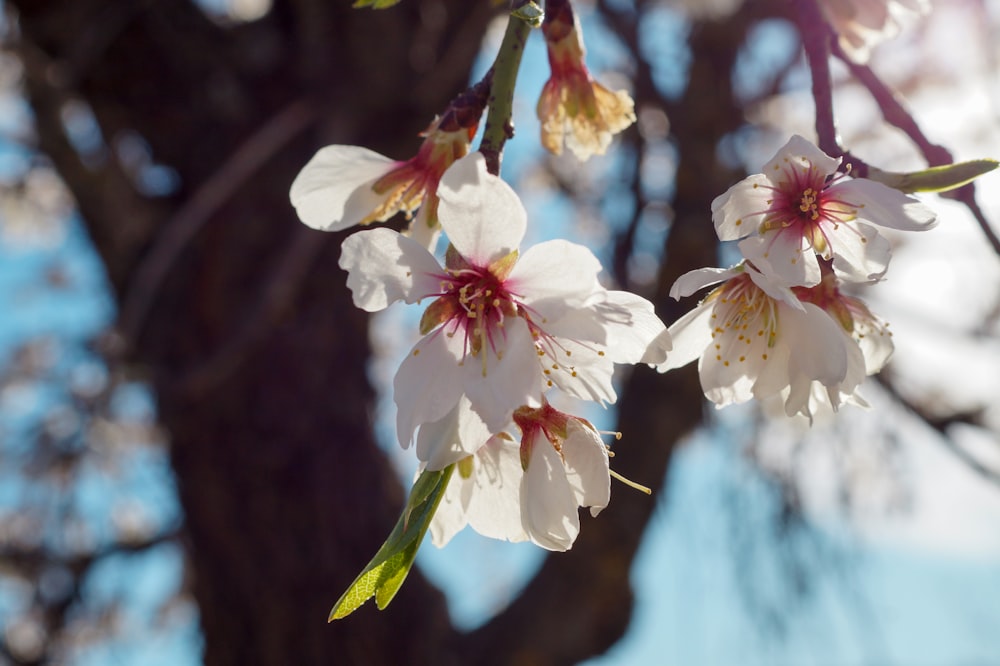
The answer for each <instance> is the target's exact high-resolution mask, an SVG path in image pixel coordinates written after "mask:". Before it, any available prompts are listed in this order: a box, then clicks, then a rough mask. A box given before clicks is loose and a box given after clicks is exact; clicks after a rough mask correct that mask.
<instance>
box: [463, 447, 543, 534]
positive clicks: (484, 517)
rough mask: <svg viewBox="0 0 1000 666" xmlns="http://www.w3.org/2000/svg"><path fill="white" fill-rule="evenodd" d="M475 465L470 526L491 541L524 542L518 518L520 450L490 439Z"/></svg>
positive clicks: (522, 475) (521, 474) (521, 477)
mask: <svg viewBox="0 0 1000 666" xmlns="http://www.w3.org/2000/svg"><path fill="white" fill-rule="evenodd" d="M475 462H476V471H475V475H474V477H473V479H472V481H473V483H475V491H474V492H473V494H472V498H471V501H470V502H469V510H468V516H467V518H468V521H469V525H470V526H471V527H472V529H474V530H476V531H477V532H479V533H480V534H482V535H483V536H485V537H489V538H491V539H503V540H505V541H515V542H517V541H527V540H528V533H527V531H525V529H524V523H523V521H522V518H521V515H522V512H521V485H522V481H523V479H524V471H523V470H522V469H521V456H520V453H519V447H518V446H517V445H516V444H513V443H511V442H509V441H508V440H506V439H505V438H504V437H493V438H491V439H490V440H489V441H488V442H487V443H486V444H485V445H484V446H483V447H482V448H481V449H480V450H479V452H478V453H477V454H476V456H475Z"/></svg>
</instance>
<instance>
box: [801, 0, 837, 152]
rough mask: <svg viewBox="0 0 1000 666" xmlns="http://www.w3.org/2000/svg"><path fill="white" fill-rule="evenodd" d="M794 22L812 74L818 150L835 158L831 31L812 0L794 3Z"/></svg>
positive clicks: (835, 139) (835, 131)
mask: <svg viewBox="0 0 1000 666" xmlns="http://www.w3.org/2000/svg"><path fill="white" fill-rule="evenodd" d="M796 7H797V9H798V11H797V12H796V15H795V16H796V21H797V22H798V26H799V33H800V34H801V36H802V46H803V48H804V49H805V52H806V60H807V61H808V62H809V71H810V72H811V74H812V95H813V101H814V102H815V104H816V135H817V137H819V147H820V150H822V151H823V152H825V153H826V154H827V155H833V156H835V157H837V156H840V155H842V154H843V152H844V151H843V150H842V149H841V147H840V144H839V142H838V141H837V127H836V125H835V124H834V120H833V82H832V79H831V77H830V44H831V42H834V41H835V40H834V39H833V31H832V30H831V29H830V26H828V25H827V23H826V20H824V18H823V15H822V13H821V12H820V9H819V6H818V5H817V4H816V0H798V1H797V2H796Z"/></svg>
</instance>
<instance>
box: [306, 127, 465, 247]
mask: <svg viewBox="0 0 1000 666" xmlns="http://www.w3.org/2000/svg"><path fill="white" fill-rule="evenodd" d="M438 125H439V121H435V122H434V123H432V124H431V126H430V127H429V128H428V129H427V130H426V131H425V132H424V133H423V136H424V137H425V138H424V141H423V143H422V144H421V146H420V149H419V150H418V151H417V154H416V155H415V156H413V157H412V158H410V159H409V160H406V161H402V162H399V161H396V160H393V159H390V158H388V157H385V156H384V155H380V154H378V153H376V152H375V151H373V150H369V149H368V148H362V147H360V146H345V145H333V146H326V147H325V148H322V149H320V150H319V152H317V153H316V154H315V155H314V156H313V158H312V159H311V160H309V162H308V163H307V164H306V165H305V166H304V167H303V168H302V170H301V171H300V172H299V174H298V175H297V176H296V177H295V180H294V181H293V182H292V187H291V190H290V191H289V198H290V199H291V202H292V205H293V206H295V210H296V212H297V213H298V215H299V219H300V220H302V222H303V223H305V224H307V225H308V226H310V227H312V228H313V229H319V230H321V231H339V230H341V229H347V228H349V227H353V226H355V225H367V224H370V223H372V222H384V221H386V220H388V219H389V218H390V217H392V216H393V215H395V214H396V213H398V212H403V213H404V214H405V215H406V217H407V218H411V217H413V213H414V212H415V211H417V210H418V209H419V213H418V214H417V216H416V218H415V219H414V220H413V221H412V222H411V224H410V229H409V233H410V234H412V236H413V238H414V239H415V240H417V242H419V243H420V244H421V245H423V246H424V247H428V248H431V249H433V247H434V245H435V243H436V241H437V238H438V236H439V235H440V229H441V227H440V225H439V224H438V221H437V205H438V198H437V188H438V182H439V181H440V179H441V176H442V175H443V174H444V172H445V171H446V170H447V169H448V167H450V166H451V165H452V164H453V163H454V162H455V160H457V159H459V158H460V157H462V156H463V155H465V154H467V153H468V152H469V143H470V141H471V138H472V136H471V135H472V133H473V132H474V131H475V127H473V128H472V130H471V131H470V129H467V128H460V129H458V130H455V131H445V130H442V129H440V128H439V127H438Z"/></svg>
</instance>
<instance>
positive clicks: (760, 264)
mask: <svg viewBox="0 0 1000 666" xmlns="http://www.w3.org/2000/svg"><path fill="white" fill-rule="evenodd" d="M739 248H740V252H742V253H743V256H744V257H746V259H747V261H749V262H750V263H752V264H753V265H754V266H756V267H757V269H758V271H759V272H760V273H761V274H762V275H765V276H766V277H768V278H769V279H770V280H771V281H772V282H774V283H777V284H779V285H782V286H786V287H794V286H804V287H811V286H813V285H816V284H819V281H820V270H819V262H818V261H817V260H816V253H815V252H813V250H812V248H810V247H809V246H808V245H807V244H806V243H804V242H803V239H802V236H801V234H799V233H798V232H797V231H796V230H795V228H794V227H789V228H787V229H774V230H771V231H768V232H765V233H764V235H762V236H753V237H751V238H745V239H743V240H742V241H740V243H739Z"/></svg>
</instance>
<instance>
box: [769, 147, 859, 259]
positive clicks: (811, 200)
mask: <svg viewBox="0 0 1000 666" xmlns="http://www.w3.org/2000/svg"><path fill="white" fill-rule="evenodd" d="M786 162H788V164H787V165H786V166H785V167H784V168H783V169H781V172H782V173H781V178H780V180H777V183H778V184H777V185H776V186H773V187H771V186H766V185H765V186H761V185H758V184H756V183H755V184H754V188H757V187H767V188H768V189H770V190H771V191H773V192H774V197H773V198H771V199H769V200H768V201H767V204H768V207H767V209H766V210H763V211H759V212H757V213H755V215H761V216H763V220H762V221H761V223H760V227H759V232H760V234H761V235H764V234H765V233H766V232H768V231H777V233H778V234H783V233H791V234H794V235H795V236H797V237H799V238H803V239H805V241H806V245H807V246H808V247H811V248H812V249H813V250H814V251H815V252H816V253H818V254H820V255H822V256H824V257H827V258H829V256H830V235H829V234H830V233H831V232H833V231H836V230H837V229H839V228H840V223H842V222H849V221H851V220H853V219H854V218H855V217H856V216H857V214H858V208H860V206H859V205H858V204H855V203H852V202H850V201H845V200H843V199H841V198H840V193H839V189H840V188H837V187H834V186H835V184H836V183H837V182H838V181H840V180H841V179H842V178H843V177H844V175H843V174H839V173H838V174H835V175H834V176H833V177H832V178H827V175H826V174H824V173H823V172H822V171H820V170H819V169H817V168H816V167H815V166H813V164H812V163H811V162H805V164H804V165H801V164H792V163H791V162H790V161H789V160H786ZM776 168H778V167H776ZM772 182H774V181H773V180H772ZM865 241H866V239H865V238H864V237H862V238H861V242H865Z"/></svg>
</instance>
